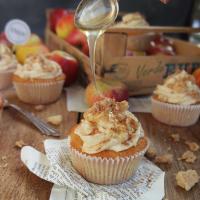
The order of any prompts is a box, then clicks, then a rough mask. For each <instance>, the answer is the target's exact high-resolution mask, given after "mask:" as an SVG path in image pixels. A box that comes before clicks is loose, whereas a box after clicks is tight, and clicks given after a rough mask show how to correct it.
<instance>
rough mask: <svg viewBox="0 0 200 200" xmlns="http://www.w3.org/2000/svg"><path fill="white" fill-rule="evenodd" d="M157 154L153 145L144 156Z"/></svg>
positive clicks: (150, 157)
mask: <svg viewBox="0 0 200 200" xmlns="http://www.w3.org/2000/svg"><path fill="white" fill-rule="evenodd" d="M156 155H157V152H156V149H155V147H153V146H150V147H149V148H148V150H147V152H146V154H145V156H146V157H147V158H149V159H153V158H155V157H156Z"/></svg>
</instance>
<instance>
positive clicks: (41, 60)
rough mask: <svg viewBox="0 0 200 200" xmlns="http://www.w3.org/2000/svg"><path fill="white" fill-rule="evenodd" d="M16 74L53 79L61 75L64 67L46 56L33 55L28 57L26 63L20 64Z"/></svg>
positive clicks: (30, 77)
mask: <svg viewBox="0 0 200 200" xmlns="http://www.w3.org/2000/svg"><path fill="white" fill-rule="evenodd" d="M14 74H15V75H17V76H19V77H21V78H26V79H37V78H39V79H51V78H56V77H58V76H60V75H61V74H62V69H61V67H60V65H59V64H57V63H56V62H54V61H51V60H49V59H47V58H46V57H45V56H32V57H29V58H27V59H26V61H25V63H24V65H18V66H17V70H16V72H15V73H14Z"/></svg>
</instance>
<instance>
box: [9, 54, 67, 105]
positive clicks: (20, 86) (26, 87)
mask: <svg viewBox="0 0 200 200" xmlns="http://www.w3.org/2000/svg"><path fill="white" fill-rule="evenodd" d="M64 80H65V75H64V74H63V72H62V69H61V67H60V65H58V64H57V63H56V62H54V61H51V60H48V59H47V58H46V57H45V56H44V55H40V56H32V57H29V58H27V59H26V61H25V64H24V65H18V67H17V70H16V71H15V73H14V76H13V83H14V86H15V88H16V92H17V96H18V97H19V99H20V100H22V101H23V102H25V103H30V104H47V103H51V102H54V101H56V100H57V99H58V98H59V96H60V95H61V92H62V88H63V84H64Z"/></svg>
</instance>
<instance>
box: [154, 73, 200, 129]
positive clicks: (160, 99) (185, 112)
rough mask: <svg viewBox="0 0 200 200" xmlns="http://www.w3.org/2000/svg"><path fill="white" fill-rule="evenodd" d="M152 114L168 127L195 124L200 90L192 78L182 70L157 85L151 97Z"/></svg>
mask: <svg viewBox="0 0 200 200" xmlns="http://www.w3.org/2000/svg"><path fill="white" fill-rule="evenodd" d="M152 114H153V116H154V117H155V118H156V119H157V120H158V121H160V122H163V123H165V124H169V125H174V126H190V125H193V124H195V123H196V122H197V120H198V118H199V115H200V89H199V87H198V86H197V84H196V82H195V79H194V77H193V76H192V75H190V74H188V73H187V72H185V71H184V70H183V71H180V72H177V73H175V74H173V75H171V76H169V77H168V78H167V79H166V80H165V81H164V84H163V85H158V86H157V88H156V90H155V91H154V95H153V96H152Z"/></svg>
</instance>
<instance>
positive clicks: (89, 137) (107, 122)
mask: <svg viewBox="0 0 200 200" xmlns="http://www.w3.org/2000/svg"><path fill="white" fill-rule="evenodd" d="M75 134H77V135H79V137H80V138H81V140H82V141H83V146H82V151H83V152H85V153H88V154H94V153H98V152H101V151H104V150H113V151H116V152H119V151H124V150H126V149H128V148H130V147H133V146H136V145H137V142H138V140H139V139H140V138H141V137H143V136H144V131H143V129H142V126H141V124H140V123H139V121H138V120H137V118H136V117H135V116H134V115H133V114H132V113H131V112H129V111H128V103H127V102H126V101H122V102H115V101H114V100H112V99H108V98H106V99H104V100H102V101H99V102H97V103H96V104H94V106H92V107H91V108H90V109H89V110H88V111H87V112H86V113H84V119H83V120H82V121H81V123H80V124H79V125H78V127H77V128H76V129H75Z"/></svg>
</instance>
